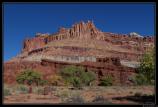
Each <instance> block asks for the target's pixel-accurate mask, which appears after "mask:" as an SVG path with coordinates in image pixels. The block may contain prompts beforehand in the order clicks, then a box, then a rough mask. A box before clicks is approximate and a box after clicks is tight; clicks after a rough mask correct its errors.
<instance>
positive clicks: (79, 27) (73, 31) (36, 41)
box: [22, 21, 104, 52]
mask: <svg viewBox="0 0 158 107" xmlns="http://www.w3.org/2000/svg"><path fill="white" fill-rule="evenodd" d="M103 36H104V34H103V32H101V31H99V30H98V29H97V28H96V27H95V26H94V24H93V23H92V22H90V21H88V22H87V23H84V22H80V23H78V24H74V25H73V26H72V28H70V29H66V28H60V29H59V32H58V33H57V34H55V35H38V36H37V37H34V38H32V39H27V40H25V41H24V44H23V50H22V52H26V51H27V52H28V51H31V50H33V49H37V48H41V47H43V46H44V45H46V44H48V43H49V42H52V41H55V40H63V39H71V38H78V39H86V40H87V39H88V40H90V39H98V40H99V39H101V38H103Z"/></svg>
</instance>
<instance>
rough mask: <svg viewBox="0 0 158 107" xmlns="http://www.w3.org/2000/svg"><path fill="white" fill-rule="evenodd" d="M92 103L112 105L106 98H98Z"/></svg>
mask: <svg viewBox="0 0 158 107" xmlns="http://www.w3.org/2000/svg"><path fill="white" fill-rule="evenodd" d="M92 103H106V104H111V102H109V101H108V100H107V99H105V98H104V96H96V97H95V98H94V100H93V101H92Z"/></svg>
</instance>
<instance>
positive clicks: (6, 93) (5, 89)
mask: <svg viewBox="0 0 158 107" xmlns="http://www.w3.org/2000/svg"><path fill="white" fill-rule="evenodd" d="M3 94H4V96H8V95H11V91H10V89H9V88H6V87H4V89H3Z"/></svg>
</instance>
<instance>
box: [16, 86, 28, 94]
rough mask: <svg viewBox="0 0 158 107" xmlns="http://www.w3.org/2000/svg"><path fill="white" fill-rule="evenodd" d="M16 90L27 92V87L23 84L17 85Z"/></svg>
mask: <svg viewBox="0 0 158 107" xmlns="http://www.w3.org/2000/svg"><path fill="white" fill-rule="evenodd" d="M17 91H19V93H22V94H26V93H29V89H28V87H27V86H25V85H18V87H17Z"/></svg>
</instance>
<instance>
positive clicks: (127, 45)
mask: <svg viewBox="0 0 158 107" xmlns="http://www.w3.org/2000/svg"><path fill="white" fill-rule="evenodd" d="M152 47H154V37H142V36H140V35H138V34H137V33H130V34H129V35H128V34H115V33H109V32H102V31H100V30H98V29H97V28H96V27H95V25H94V23H93V22H91V21H88V22H87V23H85V22H80V23H76V24H74V25H73V26H72V27H71V28H60V29H59V31H58V32H57V33H56V34H39V33H38V34H36V36H35V37H34V38H30V39H26V40H24V43H23V49H22V52H21V54H20V55H18V56H16V57H15V58H13V59H11V60H10V61H8V62H6V63H5V64H4V81H5V82H6V83H16V81H15V76H16V75H15V74H17V73H19V72H21V71H22V70H24V69H27V68H31V69H35V70H38V71H40V72H42V73H43V74H44V78H45V79H47V77H48V76H49V75H51V74H54V73H56V72H57V71H58V70H59V69H60V67H63V66H66V65H69V63H70V62H71V64H70V65H76V64H77V65H78V64H79V66H84V67H85V66H86V67H88V68H87V69H90V70H94V71H95V72H96V73H97V75H98V78H99V77H100V76H103V75H106V74H110V75H113V76H114V77H115V79H116V82H117V81H118V80H120V81H124V82H127V81H128V76H129V75H131V74H132V73H135V68H131V67H127V66H126V67H125V66H124V65H127V64H126V63H128V64H131V62H130V61H138V59H139V58H140V57H141V56H142V55H143V54H144V53H145V51H147V50H149V49H151V48H152ZM114 57H117V58H116V59H115V58H114ZM98 58H101V60H100V61H101V62H100V61H99V60H98ZM109 58H111V59H109ZM43 59H49V60H52V61H54V62H52V61H46V63H48V64H43ZM107 60H111V61H114V62H115V61H116V62H117V63H119V64H120V62H123V63H125V64H124V65H115V64H113V63H108V64H107V63H104V62H106V61H107ZM124 60H125V61H124ZM59 61H61V62H59ZM118 61H120V62H118ZM44 63H45V62H44ZM84 64H85V65H84ZM132 64H133V62H132ZM134 64H135V63H134ZM56 66H57V67H56Z"/></svg>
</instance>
